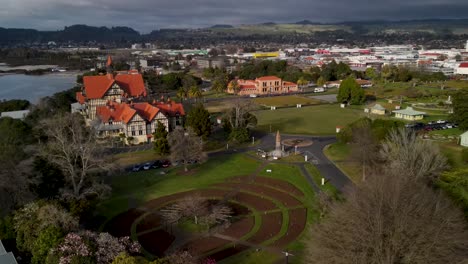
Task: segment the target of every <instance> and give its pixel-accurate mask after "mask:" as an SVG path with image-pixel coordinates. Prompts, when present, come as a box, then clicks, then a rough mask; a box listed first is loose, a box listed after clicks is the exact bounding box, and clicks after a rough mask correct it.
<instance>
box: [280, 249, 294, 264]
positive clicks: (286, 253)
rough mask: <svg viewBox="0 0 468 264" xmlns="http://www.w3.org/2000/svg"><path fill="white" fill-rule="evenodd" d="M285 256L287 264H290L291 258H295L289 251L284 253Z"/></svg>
mask: <svg viewBox="0 0 468 264" xmlns="http://www.w3.org/2000/svg"><path fill="white" fill-rule="evenodd" d="M283 254H284V256H285V257H286V264H288V263H289V262H288V259H289V256H294V255H293V254H291V253H289V252H287V251H284V252H283Z"/></svg>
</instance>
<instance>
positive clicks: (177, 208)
mask: <svg viewBox="0 0 468 264" xmlns="http://www.w3.org/2000/svg"><path fill="white" fill-rule="evenodd" d="M207 207H208V200H206V198H202V197H201V196H200V195H193V196H190V197H187V198H185V199H183V200H181V201H179V202H177V203H175V204H173V205H171V206H169V207H168V208H166V209H163V210H161V213H162V216H163V218H164V219H165V220H166V221H167V222H170V223H172V222H178V221H179V220H180V219H182V218H183V217H193V221H194V223H195V224H198V217H200V216H203V215H205V214H206V213H207Z"/></svg>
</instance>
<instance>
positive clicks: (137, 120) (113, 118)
mask: <svg viewBox="0 0 468 264" xmlns="http://www.w3.org/2000/svg"><path fill="white" fill-rule="evenodd" d="M96 111H97V113H96V115H97V117H98V118H97V119H96V120H95V121H94V122H93V123H92V125H93V127H94V128H95V130H96V131H97V133H98V136H100V137H103V138H105V137H121V136H122V135H125V138H126V139H127V142H128V139H129V138H131V139H132V140H131V142H128V143H132V144H138V143H142V142H151V138H152V134H153V133H154V131H155V130H156V128H157V124H158V121H159V122H161V123H162V124H163V125H164V126H165V127H166V130H167V131H170V130H173V129H174V128H175V127H176V126H181V125H183V117H184V116H185V111H184V107H183V106H182V104H180V103H175V102H173V101H171V100H170V99H168V100H167V101H153V102H152V103H147V102H144V103H116V102H111V101H109V102H108V103H107V104H106V105H104V106H98V107H97V109H96Z"/></svg>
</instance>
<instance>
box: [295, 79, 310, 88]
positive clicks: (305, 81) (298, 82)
mask: <svg viewBox="0 0 468 264" xmlns="http://www.w3.org/2000/svg"><path fill="white" fill-rule="evenodd" d="M308 83H309V82H308V81H307V80H306V79H304V77H301V78H299V80H297V85H298V86H299V87H304V86H305V85H307V84H308Z"/></svg>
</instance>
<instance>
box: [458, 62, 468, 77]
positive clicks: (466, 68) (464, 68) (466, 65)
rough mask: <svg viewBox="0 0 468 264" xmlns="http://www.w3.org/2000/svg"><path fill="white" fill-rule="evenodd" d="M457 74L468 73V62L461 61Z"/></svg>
mask: <svg viewBox="0 0 468 264" xmlns="http://www.w3.org/2000/svg"><path fill="white" fill-rule="evenodd" d="M456 73H457V74H460V75H468V62H463V63H460V64H459V65H458V67H457V70H456Z"/></svg>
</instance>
